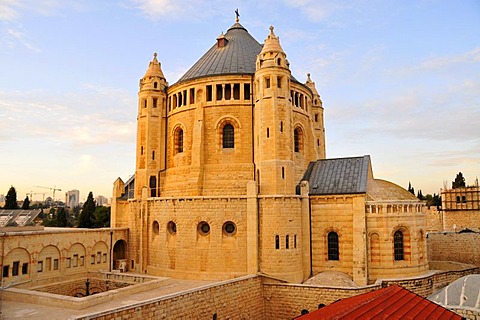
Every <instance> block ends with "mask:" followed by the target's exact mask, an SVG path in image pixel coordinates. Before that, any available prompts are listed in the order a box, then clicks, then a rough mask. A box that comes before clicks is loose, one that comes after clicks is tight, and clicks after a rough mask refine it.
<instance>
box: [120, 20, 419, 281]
mask: <svg viewBox="0 0 480 320" xmlns="http://www.w3.org/2000/svg"><path fill="white" fill-rule="evenodd" d="M323 112H324V109H323V106H322V100H321V98H320V95H319V93H318V92H317V90H316V88H315V83H314V82H313V81H312V80H311V78H310V75H308V76H307V79H306V81H305V82H301V81H299V80H297V79H296V78H295V77H294V76H293V75H292V74H291V71H290V63H289V61H288V59H287V55H286V53H285V51H284V50H283V48H282V46H281V45H280V40H279V38H278V37H277V35H276V34H275V32H274V29H273V27H271V28H270V32H269V33H268V35H267V38H266V40H265V41H264V44H263V45H261V44H260V43H258V42H257V41H256V40H255V39H254V38H253V37H252V36H251V35H250V34H249V33H248V31H247V29H245V28H244V27H243V26H242V25H241V24H240V23H239V21H238V19H237V21H236V23H235V24H234V25H233V26H231V27H230V28H229V29H228V31H227V32H226V33H225V34H223V33H222V34H220V36H218V37H217V38H216V43H215V44H214V45H213V46H212V47H211V48H210V49H209V50H208V51H207V52H206V53H205V54H204V55H203V56H202V57H201V58H200V59H199V60H198V61H197V62H196V63H195V64H194V65H193V66H192V67H191V68H190V69H189V70H188V71H187V72H186V73H185V75H183V77H181V78H180V79H179V80H178V82H176V83H175V84H173V85H169V84H168V82H167V80H166V79H165V76H164V74H163V72H162V69H161V65H160V63H159V62H158V60H157V55H156V54H155V55H154V58H153V60H152V61H151V62H150V64H149V66H148V68H147V71H146V73H145V75H144V76H143V77H142V78H141V79H140V89H139V93H138V116H137V140H136V141H137V142H136V168H135V175H134V176H132V177H131V178H130V179H128V180H127V181H123V180H122V179H120V178H119V179H117V180H116V181H115V183H114V194H113V196H114V201H113V203H112V220H111V226H112V227H117V228H128V229H129V236H128V241H127V249H126V257H127V258H128V269H129V270H130V271H135V272H141V273H147V274H152V275H158V276H169V277H177V278H195V279H209V280H223V279H230V278H234V277H239V276H243V275H247V274H259V273H260V274H264V275H268V276H271V277H276V278H279V279H283V280H286V281H289V282H293V283H302V282H304V281H305V280H307V279H309V278H311V277H312V276H315V275H316V274H318V273H320V272H322V271H340V272H343V273H345V274H346V275H348V276H349V277H351V278H352V279H353V280H354V281H355V282H356V283H357V284H359V285H365V284H369V283H372V282H374V281H375V280H376V279H378V278H389V277H405V276H416V275H421V274H424V273H426V272H427V271H428V261H427V257H426V239H425V232H426V218H425V214H424V213H422V209H423V204H422V203H421V202H420V201H418V200H417V199H416V197H414V196H413V195H411V194H410V193H409V192H407V191H406V190H404V189H403V188H401V187H399V186H397V185H395V184H393V183H390V182H388V181H384V180H379V179H375V178H374V177H373V171H372V165H371V159H370V157H369V156H360V157H349V158H339V159H326V153H325V129H324V115H323Z"/></svg>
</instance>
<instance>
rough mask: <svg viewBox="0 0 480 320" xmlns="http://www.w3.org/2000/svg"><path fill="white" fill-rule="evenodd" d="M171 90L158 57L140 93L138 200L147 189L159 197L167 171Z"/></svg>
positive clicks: (137, 158)
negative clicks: (162, 176)
mask: <svg viewBox="0 0 480 320" xmlns="http://www.w3.org/2000/svg"><path fill="white" fill-rule="evenodd" d="M167 87H168V83H167V81H166V80H165V76H164V75H163V72H162V69H161V66H160V63H159V62H158V60H157V54H156V53H155V54H154V55H153V60H152V61H151V62H150V64H149V66H148V68H147V71H146V72H145V75H144V76H143V78H141V79H140V90H139V92H138V115H137V157H136V170H135V198H139V197H141V194H142V190H141V189H142V188H143V187H147V188H148V196H149V197H155V196H159V192H158V190H159V189H158V186H159V171H160V170H162V169H164V168H165V123H166V97H167V96H166V88H167Z"/></svg>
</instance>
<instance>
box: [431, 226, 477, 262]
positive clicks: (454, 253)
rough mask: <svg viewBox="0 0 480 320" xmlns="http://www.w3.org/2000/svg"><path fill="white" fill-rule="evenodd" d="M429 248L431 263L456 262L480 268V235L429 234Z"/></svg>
mask: <svg viewBox="0 0 480 320" xmlns="http://www.w3.org/2000/svg"><path fill="white" fill-rule="evenodd" d="M427 248H428V259H429V260H430V261H456V262H461V263H467V264H473V265H476V266H480V233H455V232H435V233H429V234H428V235H427Z"/></svg>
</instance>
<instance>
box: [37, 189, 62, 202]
mask: <svg viewBox="0 0 480 320" xmlns="http://www.w3.org/2000/svg"><path fill="white" fill-rule="evenodd" d="M35 188H43V189H50V190H53V194H52V196H53V198H52V200H53V201H55V191H62V189H58V188H56V186H53V188H50V187H42V186H35Z"/></svg>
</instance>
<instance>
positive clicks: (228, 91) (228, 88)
mask: <svg viewBox="0 0 480 320" xmlns="http://www.w3.org/2000/svg"><path fill="white" fill-rule="evenodd" d="M230 99H232V85H231V84H230V83H227V84H226V85H225V100H230Z"/></svg>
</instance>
